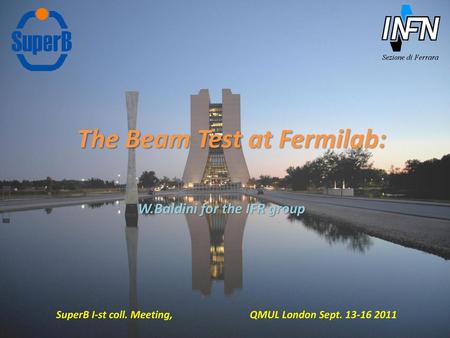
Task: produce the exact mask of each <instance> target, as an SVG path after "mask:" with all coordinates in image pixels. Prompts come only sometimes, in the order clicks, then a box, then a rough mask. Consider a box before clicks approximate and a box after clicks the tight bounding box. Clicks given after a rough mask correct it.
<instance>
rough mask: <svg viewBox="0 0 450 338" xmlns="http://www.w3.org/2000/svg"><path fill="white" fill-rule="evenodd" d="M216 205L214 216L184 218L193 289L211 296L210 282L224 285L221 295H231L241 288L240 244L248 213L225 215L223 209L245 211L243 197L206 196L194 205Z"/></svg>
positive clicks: (188, 216)
mask: <svg viewBox="0 0 450 338" xmlns="http://www.w3.org/2000/svg"><path fill="white" fill-rule="evenodd" d="M205 202H206V203H209V204H211V205H218V206H219V209H218V212H217V213H214V214H210V215H205V216H202V217H200V216H198V214H197V215H188V214H187V215H186V220H187V223H188V227H189V233H190V235H191V249H192V289H193V290H199V291H200V292H201V293H202V294H203V295H206V296H207V295H209V294H211V288H212V283H213V281H217V280H223V281H224V293H225V294H226V295H231V294H233V292H234V291H235V290H236V289H240V288H242V241H243V237H244V228H245V222H246V220H247V213H246V212H242V213H240V214H224V213H223V212H222V211H221V207H222V205H224V204H225V203H232V204H233V205H235V206H236V205H240V206H242V207H243V210H245V208H246V207H247V203H248V202H247V197H245V196H242V197H241V196H239V197H238V196H224V195H217V196H209V197H208V198H197V199H196V201H195V203H197V204H199V205H200V204H202V203H205Z"/></svg>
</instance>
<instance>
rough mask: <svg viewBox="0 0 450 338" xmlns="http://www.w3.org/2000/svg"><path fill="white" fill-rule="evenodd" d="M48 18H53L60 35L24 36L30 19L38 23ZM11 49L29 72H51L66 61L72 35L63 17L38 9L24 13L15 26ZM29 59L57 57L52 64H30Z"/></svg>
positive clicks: (53, 12)
mask: <svg viewBox="0 0 450 338" xmlns="http://www.w3.org/2000/svg"><path fill="white" fill-rule="evenodd" d="M48 18H53V19H55V20H56V22H57V23H58V25H59V27H60V28H61V32H60V34H45V35H44V34H32V35H31V34H24V33H23V29H24V28H25V25H26V24H27V22H29V20H30V19H33V20H34V19H37V20H39V21H38V22H44V21H45V20H47V19H48ZM11 39H12V45H11V49H12V51H13V52H15V53H16V55H17V58H18V59H19V61H20V63H21V64H22V66H23V67H24V68H26V69H28V70H31V71H47V72H49V71H53V70H56V69H58V68H59V67H61V66H62V65H63V63H64V61H65V60H66V57H67V52H68V51H70V50H71V49H72V33H71V32H70V31H69V30H68V27H67V25H66V22H65V21H64V19H63V17H62V16H61V15H60V14H59V13H58V12H56V11H48V10H47V9H45V8H39V9H37V10H36V11H29V12H26V13H25V14H24V15H23V16H22V18H21V19H20V20H19V23H18V24H17V27H16V30H15V31H13V32H12V34H11ZM25 53H28V54H27V57H28V58H29V59H30V61H31V59H34V61H35V62H36V59H38V60H40V59H39V58H38V55H43V54H47V55H54V54H55V53H56V54H57V55H58V54H59V55H58V58H57V59H56V61H55V62H54V63H53V64H41V62H42V61H40V62H38V64H34V63H30V62H29V60H28V59H27V57H26V56H25Z"/></svg>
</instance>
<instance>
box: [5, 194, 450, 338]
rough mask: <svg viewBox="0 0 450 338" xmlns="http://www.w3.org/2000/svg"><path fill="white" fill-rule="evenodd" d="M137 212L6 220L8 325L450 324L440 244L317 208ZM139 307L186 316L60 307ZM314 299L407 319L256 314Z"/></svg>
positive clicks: (345, 333)
mask: <svg viewBox="0 0 450 338" xmlns="http://www.w3.org/2000/svg"><path fill="white" fill-rule="evenodd" d="M186 201H189V202H190V203H203V202H204V201H209V202H210V203H219V204H220V203H224V202H230V201H231V202H232V203H234V204H241V205H243V206H244V207H245V205H246V204H247V203H248V202H249V201H248V198H247V197H243V196H220V200H219V197H208V196H205V197H204V198H198V197H196V198H195V199H194V198H192V197H191V198H188V199H185V200H184V202H186ZM123 214H124V205H123V204H122V203H118V202H117V203H112V204H106V205H101V204H100V205H82V206H75V207H64V208H55V209H45V210H31V211H25V212H18V213H13V214H10V215H9V217H10V222H9V223H2V224H0V226H1V227H0V271H1V275H0V306H1V307H0V313H1V316H0V337H33V338H34V337H253V336H254V337H277V336H286V337H294V336H296V337H363V336H364V337H449V336H450V312H449V310H450V262H448V261H445V260H443V259H442V258H440V257H437V256H433V255H430V254H427V253H423V252H420V251H417V250H414V249H409V248H404V247H402V246H399V245H396V244H392V243H390V242H386V241H383V240H380V239H377V238H373V237H370V236H367V235H365V234H362V233H359V232H355V231H353V230H350V229H349V228H348V227H346V225H345V224H337V223H335V222H333V221H332V220H325V219H320V218H316V217H312V216H309V215H307V214H306V215H304V216H302V217H300V218H294V217H287V216H285V215H277V216H275V217H268V216H267V215H249V216H247V215H245V214H242V215H223V214H220V213H219V214H216V215H210V216H204V217H199V216H196V215H140V216H139V219H138V227H137V228H135V227H133V226H128V227H127V225H126V222H125V218H124V215H123ZM4 216H5V215H4ZM129 225H130V223H129ZM130 307H131V308H138V309H141V310H143V311H152V310H159V311H170V312H172V314H173V317H174V318H173V319H172V321H167V322H164V321H151V320H147V321H145V320H143V321H139V322H138V321H133V322H128V321H126V320H117V321H112V320H96V321H94V320H89V321H70V322H67V321H56V320H55V319H54V318H55V313H56V311H57V310H64V311H83V310H98V311H104V310H106V311H119V310H122V309H126V310H128V309H129V308H130ZM304 309H305V310H308V311H320V310H327V311H341V312H343V313H344V312H345V311H346V310H396V311H397V313H398V315H397V316H398V319H397V320H390V321H386V320H353V321H351V320H341V321H333V322H326V321H319V320H316V321H306V320H291V321H287V320H285V321H283V320H277V321H276V320H271V321H263V320H261V321H253V320H251V319H250V318H249V313H250V311H251V310H280V311H282V310H287V311H301V310H304Z"/></svg>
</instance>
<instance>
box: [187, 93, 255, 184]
mask: <svg viewBox="0 0 450 338" xmlns="http://www.w3.org/2000/svg"><path fill="white" fill-rule="evenodd" d="M240 100H241V98H240V95H239V94H233V93H232V92H231V90H230V89H222V103H211V102H210V99H209V92H208V90H207V89H201V90H200V92H199V93H198V95H191V144H190V148H189V155H188V159H187V162H186V167H185V169H184V173H183V182H184V184H185V185H186V186H187V187H208V186H209V187H241V186H243V185H246V184H247V182H248V180H249V179H250V174H249V171H248V168H247V164H246V162H245V158H244V153H243V152H242V148H236V147H229V148H226V149H224V148H222V147H218V148H209V147H206V148H203V149H202V148H201V147H200V142H201V135H200V134H199V130H212V133H216V134H234V133H235V132H236V131H240V130H241V103H240Z"/></svg>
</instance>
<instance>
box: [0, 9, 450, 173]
mask: <svg viewBox="0 0 450 338" xmlns="http://www.w3.org/2000/svg"><path fill="white" fill-rule="evenodd" d="M405 3H408V4H411V6H412V10H413V13H414V14H415V15H426V16H431V17H434V16H436V15H440V16H441V24H440V29H439V37H438V40H437V41H435V42H430V41H425V42H418V41H417V39H416V38H415V37H414V38H411V40H410V41H408V42H404V45H403V48H402V52H401V53H400V54H402V55H408V54H409V53H413V54H416V53H418V54H421V55H439V61H434V62H430V61H411V62H398V61H397V62H394V61H390V62H387V61H382V60H381V58H382V55H383V54H388V55H391V54H393V53H392V51H391V49H390V45H389V43H388V42H386V41H381V32H382V28H383V22H384V17H385V16H386V15H399V14H400V8H401V5H402V4H405ZM39 7H45V8H48V9H50V10H56V11H58V12H59V13H60V14H61V15H62V16H63V17H64V19H65V21H66V23H67V25H68V27H69V30H70V31H71V32H72V41H73V49H72V50H71V51H70V52H69V55H68V57H67V60H66V61H65V63H64V65H63V66H62V67H61V68H60V69H58V70H57V71H54V72H30V71H28V70H25V69H24V68H23V67H22V66H21V65H20V63H19V62H18V60H17V58H16V55H15V53H14V52H13V51H12V50H11V33H12V32H13V31H14V30H15V26H16V25H17V23H18V21H19V19H20V17H21V16H22V15H23V14H24V13H25V12H27V11H29V10H35V9H37V8H39ZM448 14H450V2H449V1H448V0H426V1H407V2H405V1H395V0H381V1H372V2H366V1H298V0H293V1H280V0H262V1H261V0H260V1H242V0H228V1H216V0H207V1H181V0H179V1H173V0H164V1H15V0H2V1H1V3H0V60H1V63H0V179H39V178H45V177H47V176H50V177H52V178H55V179H61V178H73V179H81V178H87V177H99V178H103V179H109V180H111V179H117V175H119V174H121V176H122V177H124V176H125V173H126V164H127V163H126V161H127V152H126V149H125V148H124V147H119V148H118V149H115V150H106V149H103V150H100V149H96V150H87V149H85V150H83V149H81V147H80V143H81V136H80V134H79V133H78V131H79V130H80V129H93V128H99V129H100V131H101V132H104V133H113V132H117V133H118V134H119V135H120V136H122V137H124V136H125V134H126V129H127V124H126V121H127V119H126V108H125V94H124V92H125V91H127V90H138V91H139V92H140V96H139V105H138V121H137V127H138V129H140V130H141V131H142V132H145V133H153V134H158V133H189V131H190V101H189V100H190V95H191V94H197V93H198V91H199V90H200V89H202V88H208V89H209V92H210V95H211V99H212V101H213V102H220V101H221V89H222V88H230V89H231V90H232V91H233V93H238V94H240V95H241V118H242V119H241V125H242V132H243V134H244V135H250V134H253V133H264V132H266V131H267V130H270V131H272V132H273V133H274V134H275V135H280V133H281V130H283V129H293V130H294V132H296V133H336V132H337V131H338V130H339V129H340V128H351V129H352V130H353V131H361V132H362V131H365V130H367V128H373V129H374V132H376V133H379V134H386V135H387V140H386V142H385V144H386V146H385V148H384V149H378V150H376V151H374V152H373V158H372V160H373V162H374V166H375V167H379V168H384V169H389V167H390V166H391V165H394V166H396V167H401V166H403V164H404V162H405V161H406V160H408V159H413V158H417V159H420V160H426V159H430V158H434V157H436V158H440V157H442V156H443V155H444V154H447V153H450V95H449V93H450V62H449V55H450V54H449V52H450V38H449V33H450V21H449V20H448ZM47 21H48V25H49V26H45V27H44V28H41V29H44V30H45V29H47V30H48V31H50V32H51V31H55V26H51V22H50V20H47ZM33 24H34V23H33ZM33 24H30V27H29V28H28V29H29V30H30V31H32V30H33V29H35V26H33ZM41 26H42V25H41ZM187 153H188V151H187V150H155V149H153V150H152V149H148V150H145V149H139V150H138V151H137V171H138V173H140V172H141V171H143V170H154V171H156V174H157V175H158V176H163V175H164V176H168V177H174V176H177V177H181V176H182V173H183V169H184V165H185V162H186V158H187ZM321 153H322V152H321V151H315V150H299V149H288V148H286V149H284V150H280V149H277V148H276V147H274V148H273V149H271V150H252V149H248V147H245V146H244V154H245V157H246V160H247V163H248V167H249V170H250V174H251V176H259V175H260V174H269V175H275V176H284V175H285V170H286V168H287V167H289V166H291V165H301V164H303V163H305V162H306V161H308V160H311V159H313V158H315V157H316V156H318V155H320V154H321Z"/></svg>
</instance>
